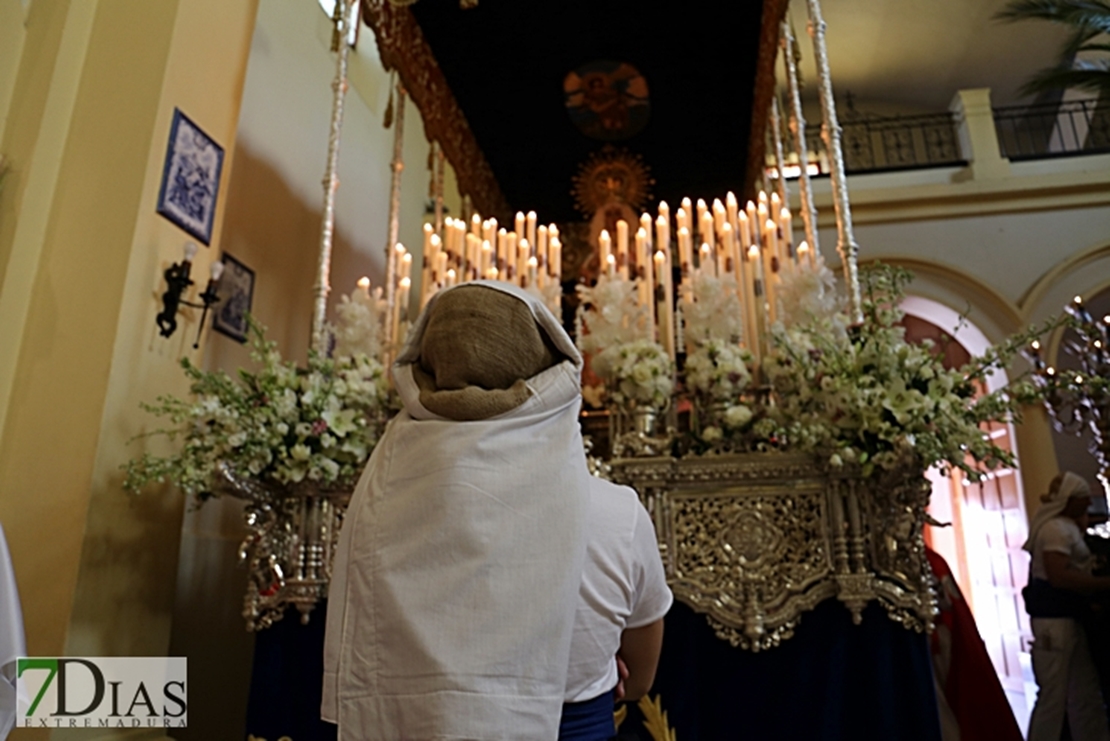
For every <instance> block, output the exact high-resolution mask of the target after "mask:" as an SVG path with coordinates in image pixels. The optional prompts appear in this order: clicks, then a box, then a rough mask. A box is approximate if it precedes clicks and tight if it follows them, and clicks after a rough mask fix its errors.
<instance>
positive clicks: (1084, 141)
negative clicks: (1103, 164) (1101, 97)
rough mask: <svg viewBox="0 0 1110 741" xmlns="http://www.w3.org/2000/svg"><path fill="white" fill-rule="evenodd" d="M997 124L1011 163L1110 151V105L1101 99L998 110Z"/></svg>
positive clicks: (999, 135)
mask: <svg viewBox="0 0 1110 741" xmlns="http://www.w3.org/2000/svg"><path fill="white" fill-rule="evenodd" d="M994 124H995V128H996V129H997V131H998V147H999V150H1000V152H1001V154H1002V156H1003V157H1005V158H1007V159H1009V160H1011V161H1020V160H1030V159H1045V158H1048V157H1061V156H1072V155H1077V154H1098V153H1102V152H1110V104H1108V103H1106V102H1102V103H1100V102H1099V101H1098V100H1074V101H1067V102H1063V103H1047V104H1039V105H1030V106H1011V107H1007V108H995V109H994Z"/></svg>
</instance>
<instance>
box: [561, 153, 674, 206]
mask: <svg viewBox="0 0 1110 741" xmlns="http://www.w3.org/2000/svg"><path fill="white" fill-rule="evenodd" d="M573 182H574V188H573V189H572V190H571V194H572V195H573V196H574V202H575V206H576V207H577V208H578V210H579V211H580V212H581V213H582V214H583V215H584V216H586V217H587V218H589V217H591V216H593V215H594V214H595V213H597V212H598V211H599V210H601V209H602V208H603V207H605V206H607V205H608V204H610V203H612V202H614V201H615V202H618V203H621V204H624V205H626V206H628V207H629V208H631V209H632V210H633V211H636V212H637V215H638V212H639V211H641V210H643V209H644V207H645V206H646V205H647V204H648V202H649V201H650V200H651V188H652V186H653V185H655V180H654V179H653V178H652V177H651V168H649V167H648V166H647V165H646V164H645V163H644V160H643V158H642V157H641V156H640V155H638V154H633V153H632V152H629V151H628V150H627V149H623V148H621V149H618V148H616V147H614V146H612V145H609V144H606V145H605V146H604V147H602V149H601V150H600V151H598V152H594V153H593V154H591V155H590V157H589V159H587V160H586V161H585V162H583V163H582V164H581V165H579V166H578V174H577V175H575V176H574V180H573Z"/></svg>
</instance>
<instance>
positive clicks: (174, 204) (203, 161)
mask: <svg viewBox="0 0 1110 741" xmlns="http://www.w3.org/2000/svg"><path fill="white" fill-rule="evenodd" d="M223 162H224V150H223V147H221V146H220V145H219V144H217V143H216V142H214V141H212V139H211V138H210V137H209V136H208V135H207V134H205V133H204V132H203V131H202V130H201V129H200V127H199V126H197V125H196V124H195V123H193V121H192V120H191V119H190V118H189V117H188V116H186V115H185V114H184V113H182V112H181V111H180V110H179V109H177V108H174V111H173V125H172V126H171V127H170V141H169V146H168V147H167V148H166V163H165V165H164V166H163V168H162V187H161V189H160V190H159V191H158V213H160V214H162V215H163V216H165V217H166V218H167V219H169V220H170V221H172V222H173V223H175V224H177V225H178V226H179V227H181V228H182V229H184V230H185V231H186V232H188V233H189V234H191V235H193V236H194V237H196V238H197V239H199V240H200V241H201V242H204V244H206V245H207V244H210V243H211V240H212V221H213V219H214V217H215V215H216V195H217V193H218V192H219V187H220V170H221V168H222V167H223Z"/></svg>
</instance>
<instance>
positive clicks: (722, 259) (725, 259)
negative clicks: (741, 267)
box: [717, 221, 737, 275]
mask: <svg viewBox="0 0 1110 741" xmlns="http://www.w3.org/2000/svg"><path fill="white" fill-rule="evenodd" d="M717 255H718V257H717V260H718V265H717V274H718V275H724V274H726V273H729V274H732V273H735V272H736V269H737V262H736V240H735V239H734V238H733V234H732V224H729V223H728V222H727V221H726V222H725V223H723V224H721V249H719V250H718V251H717Z"/></svg>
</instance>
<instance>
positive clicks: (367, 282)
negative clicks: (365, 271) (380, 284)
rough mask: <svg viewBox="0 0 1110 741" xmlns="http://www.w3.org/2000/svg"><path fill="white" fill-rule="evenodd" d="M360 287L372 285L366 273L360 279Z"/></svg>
mask: <svg viewBox="0 0 1110 741" xmlns="http://www.w3.org/2000/svg"><path fill="white" fill-rule="evenodd" d="M358 287H359V288H369V287H370V279H369V278H367V277H366V276H365V275H364V276H362V277H361V278H359V279H358Z"/></svg>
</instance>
